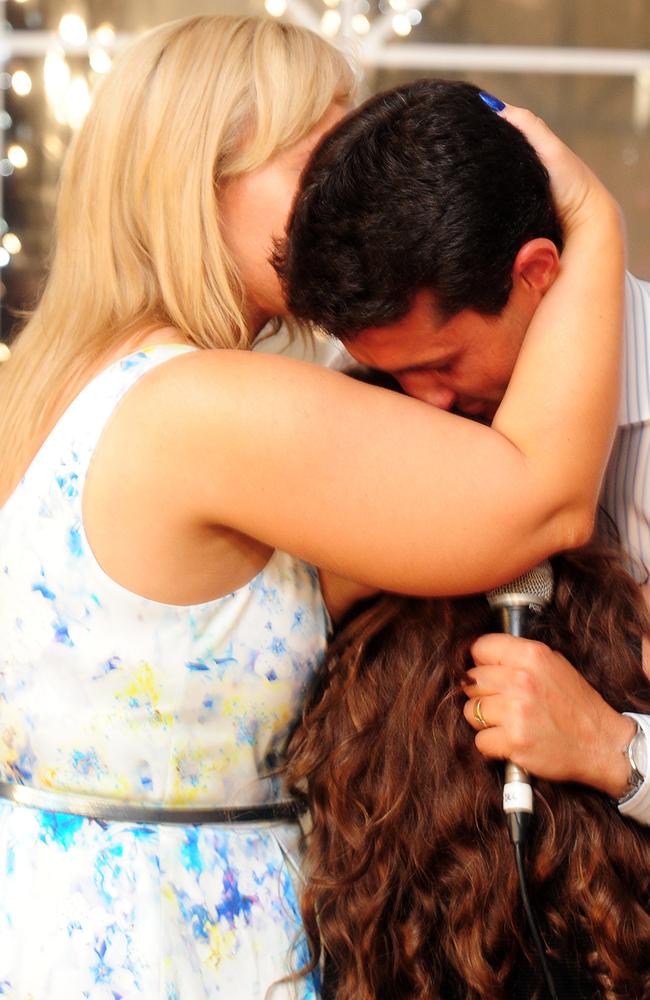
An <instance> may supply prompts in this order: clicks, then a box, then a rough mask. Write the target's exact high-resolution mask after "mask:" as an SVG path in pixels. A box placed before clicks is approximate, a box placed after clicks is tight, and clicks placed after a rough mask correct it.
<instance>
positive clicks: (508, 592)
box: [486, 559, 553, 844]
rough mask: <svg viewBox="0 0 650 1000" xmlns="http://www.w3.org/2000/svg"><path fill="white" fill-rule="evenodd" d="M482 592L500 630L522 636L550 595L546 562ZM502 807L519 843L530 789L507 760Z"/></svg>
mask: <svg viewBox="0 0 650 1000" xmlns="http://www.w3.org/2000/svg"><path fill="white" fill-rule="evenodd" d="M486 596H487V601H488V604H489V605H490V607H491V608H492V609H493V610H494V611H496V613H497V616H498V620H499V624H500V626H501V631H502V632H507V633H509V634H510V635H517V636H524V637H525V636H526V635H527V634H528V628H529V624H530V621H531V618H532V616H533V615H536V614H539V613H540V611H541V610H542V608H544V607H545V606H546V605H547V604H549V603H550V601H551V599H552V597H553V569H552V567H551V564H550V562H549V561H548V559H545V560H544V562H542V563H540V564H539V565H538V566H535V567H533V569H531V570H529V571H528V573H524V574H523V575H522V576H518V577H517V579H516V580H513V581H512V582H511V583H506V584H504V585H503V586H501V587H495V588H494V590H490V591H489V592H488V593H487V595H486ZM503 811H504V812H505V814H506V817H507V822H508V830H509V833H510V839H511V841H512V843H513V844H521V843H522V842H523V840H524V837H525V835H526V830H527V829H528V825H529V823H530V818H531V816H532V814H533V789H532V787H531V784H530V778H529V776H528V772H527V771H525V770H524V769H523V767H519V765H518V764H513V762H512V761H510V760H509V761H506V766H505V783H504V786H503Z"/></svg>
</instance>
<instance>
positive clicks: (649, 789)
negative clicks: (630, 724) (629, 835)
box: [618, 712, 650, 826]
mask: <svg viewBox="0 0 650 1000" xmlns="http://www.w3.org/2000/svg"><path fill="white" fill-rule="evenodd" d="M623 715H628V716H629V717H630V718H631V719H636V721H637V722H638V723H639V726H640V727H641V729H642V730H643V732H644V733H645V739H646V747H647V748H648V753H649V754H650V715H637V713H636V712H624V713H623ZM618 809H619V812H620V813H621V815H622V816H628V817H629V818H630V819H634V820H636V822H637V823H642V824H643V825H644V826H650V767H649V766H648V758H647V757H646V774H645V780H644V782H643V784H642V785H641V786H640V787H639V789H638V790H637V791H636V792H635V793H634V795H633V796H632V798H631V799H628V800H627V801H626V802H623V803H621V804H620V805H619V807H618Z"/></svg>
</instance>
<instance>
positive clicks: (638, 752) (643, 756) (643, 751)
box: [630, 729, 648, 778]
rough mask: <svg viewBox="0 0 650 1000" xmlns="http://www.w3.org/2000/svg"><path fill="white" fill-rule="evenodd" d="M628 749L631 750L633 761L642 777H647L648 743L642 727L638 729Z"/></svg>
mask: <svg viewBox="0 0 650 1000" xmlns="http://www.w3.org/2000/svg"><path fill="white" fill-rule="evenodd" d="M630 749H631V751H632V756H633V757H634V763H635V764H636V766H637V769H638V770H639V771H640V772H641V774H642V775H643V777H644V778H645V777H647V774H648V743H647V740H646V738H645V733H644V732H643V730H642V729H639V731H638V733H637V734H636V736H635V737H634V739H633V740H632V742H631V744H630Z"/></svg>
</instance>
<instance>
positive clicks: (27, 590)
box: [0, 345, 328, 1000]
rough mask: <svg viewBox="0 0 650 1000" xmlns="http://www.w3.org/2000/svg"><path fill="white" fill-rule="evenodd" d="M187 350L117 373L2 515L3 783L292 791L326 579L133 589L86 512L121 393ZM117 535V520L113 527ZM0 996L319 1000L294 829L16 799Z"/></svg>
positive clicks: (269, 578) (78, 406)
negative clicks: (216, 589)
mask: <svg viewBox="0 0 650 1000" xmlns="http://www.w3.org/2000/svg"><path fill="white" fill-rule="evenodd" d="M187 349H188V348H184V347H179V346H178V345H174V346H171V345H167V346H161V347H156V348H151V349H148V350H145V351H141V352H138V353H137V354H134V355H131V356H130V357H129V358H126V359H123V360H122V361H120V362H117V363H115V364H113V365H111V366H110V367H109V368H107V369H106V370H105V371H104V372H103V373H101V374H100V375H99V376H98V377H97V378H96V379H94V380H93V381H92V382H91V383H90V384H89V385H88V386H87V387H86V388H85V389H84V390H83V391H82V392H81V394H80V395H79V396H78V397H77V399H76V400H75V401H74V402H73V404H72V405H71V406H70V407H69V409H68V410H67V411H66V413H65V414H64V415H63V416H62V417H61V419H60V420H59V422H58V423H57V425H56V426H55V428H54V429H53V431H52V433H51V434H50V435H49V437H48V439H47V441H46V442H45V444H44V445H43V447H42V448H41V450H40V451H39V453H38V455H37V456H36V458H35V459H34V461H33V462H32V464H31V466H30V468H29V469H28V470H27V473H26V474H25V476H24V478H23V480H22V481H21V483H20V484H19V486H18V488H17V489H16V491H15V492H14V494H13V495H12V496H11V498H10V499H9V500H8V502H7V503H6V504H5V506H4V507H3V508H2V509H0V779H2V780H4V781H14V782H20V783H25V784H29V785H32V786H35V787H38V788H52V789H57V790H61V789H62V790H69V791H74V792H80V793H82V794H83V793H87V794H97V795H102V796H112V797H116V798H119V799H124V800H129V801H140V800H143V799H146V800H150V801H152V802H156V803H165V804H169V805H191V804H200V805H205V804H212V805H218V804H228V805H233V804H255V803H263V802H271V801H274V800H275V799H277V798H278V797H281V795H282V790H281V788H280V787H279V781H278V779H277V778H274V777H269V776H268V771H269V769H270V768H271V767H272V766H273V765H274V764H275V763H276V762H277V758H278V753H279V751H280V748H281V747H282V745H283V742H284V740H285V737H286V733H287V730H288V728H289V727H290V726H291V724H292V722H293V721H294V719H295V718H296V715H297V714H298V712H299V709H300V704H301V701H302V698H303V696H304V691H305V688H306V685H307V684H308V683H309V681H310V680H311V677H312V676H313V673H314V671H315V669H316V667H317V665H318V662H319V660H320V657H321V655H322V652H323V649H324V645H325V640H326V633H327V628H328V619H327V612H326V611H325V609H324V606H323V602H322V597H321V594H320V589H319V585H318V576H317V573H316V571H315V570H314V568H313V567H311V566H308V565H307V564H305V563H303V562H301V561H299V560H296V559H294V558H293V557H291V556H289V555H287V554H285V553H282V552H277V551H276V552H275V553H274V554H273V556H272V557H271V559H270V560H269V562H268V563H267V565H266V566H265V567H264V569H263V570H262V571H261V572H260V573H259V574H258V575H257V576H256V577H255V578H254V579H253V580H251V581H250V583H249V584H247V585H246V586H244V587H242V588H240V589H239V590H237V591H235V592H233V593H232V594H228V595H227V596H226V597H223V598H220V599H218V600H216V601H211V602H208V603H205V604H200V605H193V606H189V607H185V606H176V605H166V604H160V603H157V602H155V601H150V600H147V599H145V598H143V597H140V596H138V595H136V594H133V593H131V592H129V591H127V590H126V589H124V588H123V587H121V586H120V585H118V584H117V583H116V582H115V581H113V580H112V579H111V578H109V577H108V576H107V575H106V574H105V573H104V572H103V571H102V569H101V567H100V566H99V565H98V563H97V562H96V560H95V558H94V556H93V553H92V551H91V549H90V546H89V545H88V541H87V539H86V536H85V532H84V526H83V520H82V516H81V499H82V494H83V486H84V481H85V477H86V473H87V470H88V466H89V462H90V460H91V458H92V454H93V450H94V447H95V445H96V443H97V440H98V438H99V436H100V434H101V432H102V430H103V428H104V426H105V425H106V422H107V421H108V420H109V419H110V416H111V414H112V412H113V410H114V409H115V406H116V405H117V403H118V402H119V400H120V399H121V398H122V397H123V395H124V394H125V392H127V391H128V389H129V388H130V387H131V386H132V385H133V384H134V383H135V382H136V381H137V379H138V378H140V377H141V376H142V375H144V374H145V373H146V372H147V371H149V370H151V369H152V368H153V367H154V366H155V365H157V364H160V363H162V362H164V361H166V360H168V359H170V358H173V357H175V356H177V355H178V354H179V353H181V352H183V351H184V350H187ZM118 528H119V526H117V525H116V530H118ZM0 857H2V858H4V863H3V864H0V997H3V996H7V997H11V998H12V1000H82V998H83V1000H140V998H145V1000H217V998H218V1000H222V998H228V1000H237V998H242V1000H257V998H259V1000H262V998H264V997H265V995H266V993H267V991H268V990H270V993H269V1000H286V998H300V1000H312V998H316V997H317V996H318V980H317V976H316V975H312V976H310V977H307V978H303V979H299V980H298V981H296V982H295V983H290V984H281V985H279V986H276V987H274V988H273V989H270V988H271V987H273V984H274V983H276V982H277V981H278V980H280V979H282V977H284V976H286V975H287V974H288V973H289V972H291V970H292V969H296V968H299V967H300V966H301V965H302V964H304V961H305V958H306V945H305V942H304V939H303V937H302V935H301V930H300V920H299V915H298V910H297V901H296V890H295V877H296V874H295V873H296V871H297V862H296V859H297V858H298V830H297V828H296V827H295V826H294V825H292V824H277V823H274V824H259V825H257V826H229V827H227V826H200V827H197V826H186V827H183V826H154V825H136V824H125V823H108V824H107V823H100V822H97V821H94V820H88V819H80V818H77V817H73V816H69V815H64V814H60V813H51V812H42V811H39V810H35V809H30V808H27V807H20V806H14V805H12V804H10V803H8V802H6V801H4V802H2V801H1V800H0Z"/></svg>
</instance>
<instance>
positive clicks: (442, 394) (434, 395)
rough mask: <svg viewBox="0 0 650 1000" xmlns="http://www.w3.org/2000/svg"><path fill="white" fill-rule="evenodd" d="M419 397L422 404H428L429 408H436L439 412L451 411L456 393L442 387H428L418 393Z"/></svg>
mask: <svg viewBox="0 0 650 1000" xmlns="http://www.w3.org/2000/svg"><path fill="white" fill-rule="evenodd" d="M419 396H420V399H421V400H422V401H423V402H424V403H429V405H430V406H437V407H438V409H439V410H451V408H452V406H453V405H454V403H455V402H456V393H455V392H454V390H453V389H448V388H446V386H443V385H437V386H430V387H428V388H427V389H425V390H424V391H423V392H422V393H419Z"/></svg>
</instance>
